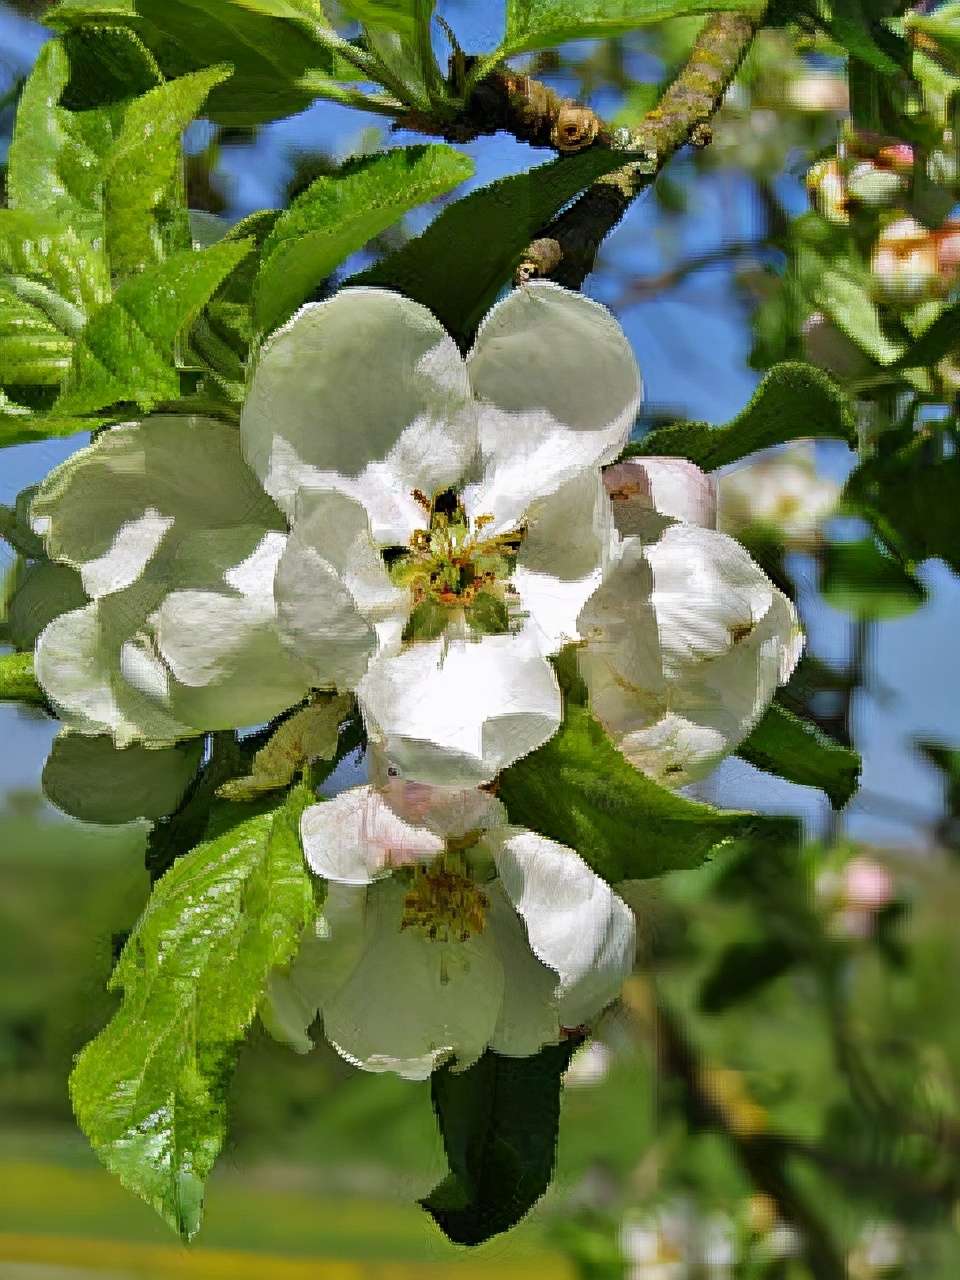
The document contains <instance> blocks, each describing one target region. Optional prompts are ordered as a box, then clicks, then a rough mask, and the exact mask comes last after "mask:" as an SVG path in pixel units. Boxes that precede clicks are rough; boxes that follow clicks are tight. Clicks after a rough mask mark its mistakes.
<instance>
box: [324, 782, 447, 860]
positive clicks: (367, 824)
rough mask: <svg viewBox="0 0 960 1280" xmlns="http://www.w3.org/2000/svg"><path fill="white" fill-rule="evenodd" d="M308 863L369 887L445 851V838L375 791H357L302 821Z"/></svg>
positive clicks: (343, 793) (359, 789)
mask: <svg viewBox="0 0 960 1280" xmlns="http://www.w3.org/2000/svg"><path fill="white" fill-rule="evenodd" d="M300 835H301V837H302V839H303V851H304V855H305V856H306V859H307V862H308V863H309V864H310V866H311V868H312V869H313V870H314V871H315V872H316V873H317V875H318V876H323V878H324V879H325V880H333V881H337V882H338V883H340V884H369V883H370V882H371V881H372V880H373V879H374V878H375V877H376V876H378V875H383V874H388V873H389V872H390V871H391V870H392V869H393V868H395V867H400V866H405V865H408V864H410V863H415V862H429V861H430V860H431V859H432V858H435V857H436V855H437V854H438V853H442V852H443V848H444V842H443V838H442V836H439V835H437V834H436V833H435V832H433V831H430V830H428V829H427V828H426V827H424V826H416V825H413V824H412V823H410V822H408V821H405V820H404V818H402V817H400V816H399V815H398V814H397V813H396V812H394V810H393V809H392V808H391V806H390V805H389V804H388V802H387V800H386V798H385V797H384V796H383V795H382V794H381V793H380V792H379V791H377V790H375V789H374V788H373V787H353V788H351V789H350V790H349V791H342V792H341V793H340V795H338V796H335V797H334V798H333V799H332V800H327V801H325V802H324V803H323V804H316V805H312V806H311V807H310V808H309V809H307V810H306V811H305V812H304V814H303V817H302V818H301V820H300Z"/></svg>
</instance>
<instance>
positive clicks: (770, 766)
mask: <svg viewBox="0 0 960 1280" xmlns="http://www.w3.org/2000/svg"><path fill="white" fill-rule="evenodd" d="M737 755H738V756H740V757H741V759H743V760H746V761H748V763H750V764H752V765H755V766H756V767H757V768H758V769H763V770H764V771H765V772H766V773H774V774H776V775H777V776H778V777H781V778H786V780H787V781H788V782H796V783H799V785H800V786H801V787H819V789H820V790H821V791H824V792H826V794H827V795H828V796H829V798H830V803H831V805H832V806H833V807H834V809H842V808H843V806H844V805H845V804H846V803H847V801H848V800H849V799H850V797H851V796H852V795H854V793H855V792H856V790H857V786H858V784H859V778H860V757H859V755H858V754H857V752H856V751H851V750H850V748H849V747H844V746H841V745H840V743H839V742H834V741H833V739H831V738H829V737H828V736H827V734H825V733H823V732H822V730H820V729H818V728H817V726H816V725H814V724H811V723H809V722H808V721H805V720H801V719H800V717H799V716H796V715H794V714H793V712H792V711H788V710H787V709H786V708H785V707H782V706H780V704H779V703H777V702H773V703H771V704H770V706H769V707H767V710H766V712H765V713H764V715H763V718H762V719H761V720H760V723H759V724H758V725H757V726H756V727H755V728H754V730H753V731H752V733H751V734H750V736H749V737H748V738H747V739H746V740H745V741H744V742H741V744H740V746H739V747H738V748H737Z"/></svg>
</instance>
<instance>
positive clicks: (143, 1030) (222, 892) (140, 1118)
mask: <svg viewBox="0 0 960 1280" xmlns="http://www.w3.org/2000/svg"><path fill="white" fill-rule="evenodd" d="M311 799H312V797H311V795H310V793H309V792H307V791H306V790H305V789H300V790H298V791H296V792H294V793H292V794H291V796H290V797H289V799H288V801H287V803H286V805H285V806H284V807H283V808H282V809H280V810H278V811H276V812H275V813H274V814H264V815H261V816H259V817H256V818H252V819H250V820H248V821H246V822H243V823H241V824H239V825H238V826H235V827H233V828H232V829H231V830H229V831H227V832H226V833H224V834H223V835H221V836H219V837H218V838H217V839H215V840H212V841H210V842H209V843H206V844H202V845H199V846H198V847H197V848H195V849H193V850H192V851H191V852H190V853H188V854H186V855H184V856H183V857H182V858H181V859H179V861H177V862H176V863H175V864H174V866H173V867H172V868H171V869H170V871H168V872H167V874H166V875H165V876H164V877H163V879H162V880H160V881H159V882H158V883H157V884H156V886H155V887H154V890H153V893H152V895H151V897H150V901H149V902H148V903H147V907H146V909H145V911H144V913H143V915H142V916H141V917H140V920H139V921H138V923H137V925H136V928H135V929H134V931H133V933H132V935H131V936H130V938H129V940H128V942H127V944H126V946H125V947H124V949H123V953H122V955H121V957H120V960H119V963H118V964H117V967H116V970H115V971H114V974H113V977H112V979H111V986H112V987H113V988H115V989H117V990H122V991H123V1003H122V1004H121V1006H120V1008H119V1010H118V1012H117V1013H116V1014H115V1016H114V1017H113V1019H112V1020H111V1021H110V1023H109V1024H108V1025H107V1026H106V1028H105V1029H104V1030H103V1031H102V1032H101V1033H100V1035H98V1036H97V1038H96V1039H95V1040H93V1041H91V1043H90V1044H88V1045H87V1046H86V1048H85V1049H84V1050H83V1052H82V1053H81V1054H80V1056H79V1058H78V1059H77V1064H76V1067H75V1069H74V1072H73V1075H72V1077H71V1080H70V1092H71V1098H72V1100H73V1106H74V1111H75V1112H76V1116H77V1119H78V1121H79V1123H80V1127H81V1128H82V1129H83V1131H84V1133H85V1134H86V1135H87V1137H88V1138H89V1140H90V1142H91V1143H92V1144H93V1146H94V1148H95V1150H96V1151H97V1154H98V1155H99V1156H100V1158H101V1159H102V1160H103V1162H104V1163H105V1164H106V1165H107V1167H108V1168H109V1169H111V1170H112V1171H113V1172H114V1173H115V1174H116V1175H117V1176H118V1177H119V1179H120V1181H121V1182H122V1183H123V1185H124V1186H126V1187H127V1188H128V1189H129V1190H131V1191H134V1192H135V1193H136V1194H137V1195H139V1196H141V1197H142V1198H143V1199H144V1200H146V1201H147V1203H148V1204H150V1205H152V1206H153V1207H154V1208H155V1209H156V1210H157V1211H158V1212H159V1213H160V1214H161V1215H162V1216H163V1217H164V1218H165V1219H166V1221H167V1222H168V1223H169V1224H170V1225H171V1226H172V1227H173V1228H174V1230H176V1231H178V1232H179V1233H180V1234H181V1236H183V1237H184V1238H185V1239H189V1238H191V1237H192V1236H193V1235H194V1234H195V1233H196V1231H197V1229H198V1227H199V1225H200V1216H201V1212H202V1206H203V1191H204V1183H205V1182H206V1179H207V1176H208V1175H209V1173H210V1170H211V1168H212V1167H213V1163H214V1161H215V1159H216V1157H217V1154H218V1153H219V1150H220V1147H221V1144H222V1142H223V1138H224V1133H225V1126H226V1116H225V1096H226V1090H227V1086H228V1083H229V1080H230V1077H231V1075H232V1072H233V1068H234V1065H235V1062H236V1057H237V1052H238V1050H239V1047H240V1043H241V1041H242V1039H243V1036H244V1034H245V1032H246V1030H247V1028H248V1027H249V1026H250V1024H251V1022H252V1021H253V1018H254V1016H255V1014H256V1010H257V1005H258V1003H259V1000H260V997H261V993H262V992H263V989H264V987H265V984H266V981H267V976H268V975H269V973H270V970H271V969H272V968H273V966H274V965H279V964H285V963H286V962H287V961H289V959H290V958H291V956H292V955H293V954H294V953H295V951H296V949H297V945H298V940H299V937H300V934H301V932H302V930H303V928H304V927H305V925H306V923H307V922H308V921H309V920H310V919H311V918H312V914H313V910H314V908H313V898H312V891H311V885H310V880H309V877H308V875H307V872H306V870H305V866H304V861H303V855H302V853H301V851H300V846H299V839H298V824H299V817H300V813H301V812H302V810H303V808H304V807H305V805H306V804H308V803H310V801H311Z"/></svg>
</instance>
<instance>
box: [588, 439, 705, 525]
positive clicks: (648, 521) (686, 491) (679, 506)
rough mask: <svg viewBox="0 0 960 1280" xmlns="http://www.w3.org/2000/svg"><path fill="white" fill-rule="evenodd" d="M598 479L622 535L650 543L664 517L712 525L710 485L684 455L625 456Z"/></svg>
mask: <svg viewBox="0 0 960 1280" xmlns="http://www.w3.org/2000/svg"><path fill="white" fill-rule="evenodd" d="M603 480H604V484H605V485H606V490H607V493H608V494H609V496H610V503H611V506H612V508H613V516H614V520H615V521H616V526H617V530H618V532H619V533H621V534H622V535H623V536H624V537H639V538H643V539H644V540H645V541H648V542H651V541H653V540H654V539H656V538H657V537H659V535H660V533H661V532H662V530H663V529H664V527H665V524H666V521H667V520H668V519H670V520H681V521H684V522H685V523H687V524H696V525H700V526H702V527H703V528H705V529H715V528H716V526H717V493H716V483H715V481H714V480H713V478H712V477H711V476H708V475H706V474H705V473H704V472H702V471H701V470H700V468H699V467H697V466H695V465H694V464H693V463H692V462H688V461H687V460H686V458H631V459H629V460H628V461H627V462H619V463H616V464H615V465H614V466H612V467H607V469H606V470H605V471H604V473H603Z"/></svg>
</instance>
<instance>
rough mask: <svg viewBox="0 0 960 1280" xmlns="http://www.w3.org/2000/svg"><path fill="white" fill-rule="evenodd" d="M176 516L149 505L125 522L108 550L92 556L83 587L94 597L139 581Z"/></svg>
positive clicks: (84, 569) (82, 575) (85, 571)
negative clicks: (161, 512) (164, 513)
mask: <svg viewBox="0 0 960 1280" xmlns="http://www.w3.org/2000/svg"><path fill="white" fill-rule="evenodd" d="M173 524H174V519H173V517H172V516H162V515H161V514H160V512H159V511H156V510H155V509H154V508H153V507H148V508H147V510H146V511H145V512H144V514H143V515H142V516H140V517H139V518H138V519H136V520H130V521H128V522H127V523H126V524H122V525H121V526H120V528H119V529H118V530H117V533H116V535H115V537H114V539H113V542H112V544H111V546H110V549H109V550H108V551H105V552H104V553H103V555H102V556H98V557H97V558H96V560H88V561H87V563H86V564H85V565H83V566H82V568H81V570H80V576H81V578H82V579H83V589H84V591H86V593H87V595H88V596H90V597H91V598H92V599H94V600H95V599H96V598H97V596H103V595H107V594H108V593H109V592H111V591H119V590H121V589H122V588H123V587H129V586H130V584H131V583H132V582H135V581H136V580H137V578H138V577H139V576H140V574H141V573H142V572H143V570H144V569H145V568H146V566H147V565H148V564H149V562H150V560H151V559H152V558H153V556H154V554H155V553H156V551H157V548H158V547H159V546H160V543H161V542H162V541H163V538H164V535H165V534H166V532H167V530H168V529H170V528H172V527H173Z"/></svg>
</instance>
